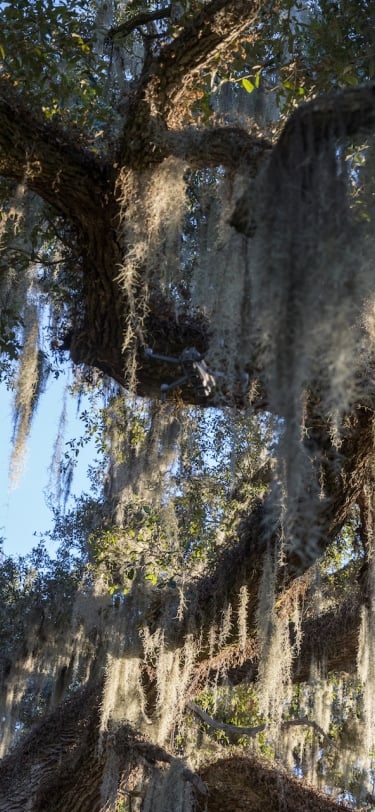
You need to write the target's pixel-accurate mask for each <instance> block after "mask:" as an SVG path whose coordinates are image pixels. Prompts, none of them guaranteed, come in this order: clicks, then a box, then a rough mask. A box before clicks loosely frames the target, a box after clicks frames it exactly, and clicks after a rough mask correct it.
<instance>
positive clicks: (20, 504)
mask: <svg viewBox="0 0 375 812" xmlns="http://www.w3.org/2000/svg"><path fill="white" fill-rule="evenodd" d="M66 380H67V379H66V376H65V375H61V376H60V377H59V378H58V379H57V380H55V379H54V378H51V379H50V380H49V381H48V383H47V387H46V391H45V392H44V393H43V394H42V395H41V398H40V402H39V406H38V409H37V412H36V415H35V416H34V420H33V423H32V427H31V434H30V437H29V442H28V451H27V457H26V464H25V469H24V472H23V475H22V476H21V478H20V480H19V482H18V484H17V486H16V487H14V486H12V485H11V483H10V481H9V462H10V454H11V442H10V440H11V436H12V393H10V392H8V391H7V389H6V388H5V386H4V385H1V386H0V447H1V458H0V537H2V538H4V539H5V541H4V544H3V549H4V552H5V553H6V554H7V555H24V554H25V553H27V552H29V551H30V550H31V548H32V547H33V546H34V545H35V544H36V543H37V541H38V539H37V538H36V537H35V535H34V533H35V532H37V533H39V532H40V531H45V530H48V529H49V528H50V527H51V521H52V513H51V511H50V509H49V508H48V506H47V503H46V491H47V488H48V484H49V480H50V472H49V469H50V465H51V460H52V455H53V448H54V442H55V439H56V433H57V428H58V423H59V419H60V414H61V409H62V405H63V398H64V389H65V386H66ZM76 409H77V404H76V400H75V399H74V398H72V397H68V403H67V412H68V416H67V422H66V429H65V437H64V443H65V442H67V441H68V440H70V439H71V438H72V437H77V436H79V435H81V434H82V433H83V426H82V423H81V421H80V420H79V417H78V416H77V414H76ZM94 458H95V448H94V447H93V444H91V446H90V445H88V446H85V447H84V448H83V449H82V450H81V452H80V455H79V458H78V465H77V469H76V471H75V475H74V479H73V486H72V493H73V494H74V493H75V494H77V495H79V494H80V493H82V492H83V491H85V492H89V490H90V483H89V480H88V478H87V474H86V472H87V467H88V465H89V464H90V463H93V461H94ZM49 551H50V554H53V549H51V548H50V550H49Z"/></svg>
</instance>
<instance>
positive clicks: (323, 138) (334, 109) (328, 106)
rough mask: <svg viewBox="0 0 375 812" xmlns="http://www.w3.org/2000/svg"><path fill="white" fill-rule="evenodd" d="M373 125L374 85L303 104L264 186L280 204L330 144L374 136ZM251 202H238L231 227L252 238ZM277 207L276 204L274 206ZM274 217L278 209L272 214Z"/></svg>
mask: <svg viewBox="0 0 375 812" xmlns="http://www.w3.org/2000/svg"><path fill="white" fill-rule="evenodd" d="M374 125H375V82H370V83H368V84H367V85H363V86H358V87H349V88H345V89H344V90H340V91H338V92H337V93H333V94H328V95H326V96H318V97H317V98H316V99H313V100H312V101H310V102H307V103H306V104H302V105H301V106H300V107H298V109H297V110H296V111H295V112H294V113H293V114H292V115H291V116H290V118H289V120H288V121H287V123H286V124H285V127H284V129H283V130H282V133H281V135H280V137H279V140H278V141H277V143H276V144H275V146H274V148H273V150H272V153H271V156H270V161H269V164H268V166H267V168H266V178H265V181H266V183H267V182H268V184H269V185H270V187H271V188H272V190H273V193H274V194H277V195H278V197H280V200H282V199H283V198H284V197H285V195H286V194H287V193H288V191H289V189H290V188H292V189H293V191H294V194H295V192H296V188H297V186H296V179H297V178H300V179H301V183H302V182H305V181H306V184H307V185H306V188H308V182H309V172H310V170H311V167H314V162H315V161H316V159H317V155H318V154H319V152H320V151H321V150H322V149H323V148H324V147H325V146H326V145H327V143H329V142H334V141H335V140H336V141H338V142H339V141H340V140H342V139H346V138H347V137H348V136H349V137H351V136H353V135H357V134H358V133H366V132H373V130H374ZM253 202H254V201H253V198H252V196H251V195H249V194H248V193H247V192H246V193H245V194H244V195H243V197H242V198H241V199H240V200H239V201H238V203H237V205H236V208H235V211H234V213H233V216H232V218H231V224H232V225H233V226H234V227H235V228H236V229H237V231H239V232H241V233H243V234H246V236H249V237H251V236H253V228H254V218H253V214H254V213H253V211H252V208H253ZM275 205H276V207H277V205H278V203H275ZM275 214H276V216H277V209H276V211H275Z"/></svg>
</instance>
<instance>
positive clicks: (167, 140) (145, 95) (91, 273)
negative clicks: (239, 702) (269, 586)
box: [0, 0, 375, 812]
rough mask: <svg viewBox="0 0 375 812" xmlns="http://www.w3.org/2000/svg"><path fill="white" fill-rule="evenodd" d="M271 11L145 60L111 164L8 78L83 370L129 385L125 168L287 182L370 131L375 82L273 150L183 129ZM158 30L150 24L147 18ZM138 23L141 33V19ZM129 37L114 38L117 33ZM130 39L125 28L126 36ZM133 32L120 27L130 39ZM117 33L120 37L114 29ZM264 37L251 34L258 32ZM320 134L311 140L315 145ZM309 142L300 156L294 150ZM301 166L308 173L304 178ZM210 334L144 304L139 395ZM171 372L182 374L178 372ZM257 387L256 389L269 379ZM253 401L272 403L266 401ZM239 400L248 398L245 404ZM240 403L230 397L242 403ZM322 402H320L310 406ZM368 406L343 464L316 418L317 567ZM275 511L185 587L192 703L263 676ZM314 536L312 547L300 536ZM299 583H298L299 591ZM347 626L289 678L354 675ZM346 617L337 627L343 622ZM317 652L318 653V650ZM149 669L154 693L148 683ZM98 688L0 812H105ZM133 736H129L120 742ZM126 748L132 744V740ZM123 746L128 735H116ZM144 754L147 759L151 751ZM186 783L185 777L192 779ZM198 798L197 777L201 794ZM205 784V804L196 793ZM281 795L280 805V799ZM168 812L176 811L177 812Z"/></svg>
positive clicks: (292, 573)
mask: <svg viewBox="0 0 375 812" xmlns="http://www.w3.org/2000/svg"><path fill="white" fill-rule="evenodd" d="M262 7H263V4H261V3H259V2H253V1H250V0H240V2H239V1H238V0H236V1H234V0H213V1H212V2H209V3H207V4H206V5H205V6H204V8H203V9H202V10H201V12H200V13H199V14H198V15H197V16H196V17H195V18H194V20H193V21H192V22H190V23H189V24H188V25H186V26H184V27H183V29H182V30H181V32H180V33H179V34H178V35H177V36H176V37H175V39H174V40H173V41H172V42H170V43H169V44H167V45H165V46H164V48H162V50H161V53H160V55H159V56H157V57H153V58H152V59H150V60H148V61H147V64H146V65H145V68H144V70H143V72H142V74H141V76H140V77H139V79H138V81H137V84H136V86H135V88H134V91H133V93H132V95H131V96H130V97H129V100H128V103H127V109H126V121H125V122H124V128H123V133H122V135H121V138H120V139H119V144H118V145H117V147H116V150H114V154H112V155H110V156H107V157H106V158H105V159H104V158H99V157H95V156H94V155H93V154H92V152H91V151H90V148H89V147H88V146H87V145H86V144H85V140H84V136H81V135H80V134H71V135H70V136H69V135H68V134H67V133H66V132H65V131H63V130H62V129H60V128H59V127H58V125H52V124H49V123H48V122H46V121H45V120H44V118H43V114H42V112H41V111H38V110H33V111H32V110H30V109H29V105H28V103H27V100H25V98H24V96H23V94H22V92H18V91H17V92H16V91H15V90H14V88H11V87H10V86H9V81H8V80H7V78H6V76H0V173H1V174H2V175H4V176H5V177H9V178H14V179H16V180H18V181H23V182H24V183H25V184H26V185H27V187H28V188H29V189H30V190H32V191H33V192H36V193H37V194H38V195H39V196H40V197H41V198H43V200H45V201H46V202H47V203H48V204H50V205H52V206H53V207H54V208H55V209H56V211H57V212H58V213H59V214H60V215H62V216H63V218H65V219H66V222H67V223H68V225H69V226H70V227H73V229H74V233H75V239H76V247H77V251H78V254H79V257H80V263H79V266H78V267H77V288H78V289H79V290H80V292H81V297H80V302H79V305H78V308H77V317H76V322H75V324H74V325H73V332H72V335H71V336H70V338H69V350H70V355H71V358H72V360H73V362H74V363H76V364H86V365H89V366H92V367H95V368H98V369H99V370H101V371H102V372H104V373H105V374H106V375H108V376H110V377H111V378H113V379H114V380H116V381H117V382H118V383H120V384H121V385H125V384H126V379H125V373H124V369H125V367H126V359H125V358H124V355H123V352H122V344H123V335H124V330H125V325H126V320H127V318H128V315H129V314H128V312H127V303H126V297H125V295H124V293H123V291H122V289H121V286H120V283H119V281H118V271H119V266H120V264H121V260H122V252H123V246H122V244H121V240H120V236H119V235H120V218H121V212H120V207H119V202H118V194H117V189H118V181H119V175H120V172H121V171H123V170H124V169H130V170H132V171H138V170H139V171H141V170H145V169H147V170H149V169H150V167H151V169H152V166H153V165H154V166H157V165H158V164H160V163H161V162H162V161H163V160H164V159H165V158H167V157H170V156H175V157H177V158H182V159H183V160H184V161H186V165H187V166H189V167H191V168H202V167H203V168H205V167H207V168H208V167H216V166H218V165H219V164H220V165H223V166H225V167H227V168H233V169H238V168H239V167H244V171H246V173H247V174H248V176H249V177H253V176H254V175H256V174H257V172H258V171H259V170H260V169H262V170H265V171H266V172H269V173H271V174H273V175H274V177H275V183H280V184H282V180H283V175H284V172H285V171H287V173H289V174H290V172H291V171H292V167H293V161H294V160H295V152H294V147H295V141H296V138H298V142H299V151H300V154H301V149H302V153H303V150H304V146H305V147H306V156H304V155H303V154H302V158H304V157H305V158H306V161H308V160H311V138H313V142H314V149H313V153H312V154H313V156H314V155H316V154H317V152H318V151H319V148H320V145H321V144H323V143H324V141H325V139H326V138H327V135H328V133H329V134H330V137H331V136H332V133H333V134H335V135H337V137H340V136H341V134H342V133H344V135H345V136H347V135H350V136H351V135H353V134H355V133H357V132H359V131H361V132H363V131H364V132H366V131H368V130H369V129H370V128H373V126H374V121H375V101H374V97H375V86H374V85H373V84H371V85H369V86H368V87H366V88H361V87H358V88H350V89H349V90H347V91H341V92H339V93H337V94H335V95H333V96H332V97H328V98H323V99H319V98H318V99H315V100H314V101H313V102H311V103H310V104H307V105H305V106H302V107H301V108H299V109H298V110H297V111H296V112H295V113H294V114H293V116H291V118H290V120H289V121H288V122H287V124H286V125H285V127H284V130H283V132H282V133H281V135H280V138H279V140H278V142H277V143H276V144H275V145H272V144H270V142H269V141H268V140H267V139H266V138H264V137H263V136H262V135H261V134H257V133H256V132H254V134H251V135H249V134H248V133H245V132H242V131H241V130H240V129H239V128H229V127H228V128H216V129H215V128H212V129H207V130H194V129H190V128H189V127H185V128H184V126H183V125H184V115H185V113H184V107H183V102H184V99H185V98H186V94H187V92H188V88H189V86H191V84H192V83H194V81H195V80H196V78H197V76H198V75H199V71H201V70H202V68H206V67H207V66H209V64H210V61H211V60H213V59H215V58H216V55H217V54H218V53H220V54H222V53H224V51H225V49H226V48H227V47H228V46H229V45H230V44H231V42H233V41H234V40H236V39H238V37H240V36H241V35H242V33H243V32H244V31H245V30H246V29H248V28H249V27H250V26H251V25H252V23H253V22H254V20H255V19H256V17H257V15H258V14H259V13H260V10H261V9H262ZM154 19H156V17H155V15H154ZM139 24H142V23H139ZM119 33H121V32H119ZM122 33H123V34H124V31H122ZM125 33H126V32H125ZM110 35H111V36H113V37H114V36H116V31H112V32H110ZM254 36H256V34H254ZM311 134H312V135H311ZM301 144H302V147H301ZM307 171H308V170H306V172H307ZM249 206H250V202H249V200H248V198H247V197H246V195H245V196H244V197H243V198H242V199H241V200H240V201H239V204H238V206H237V208H236V210H235V212H234V213H233V217H232V225H233V226H234V227H235V228H236V229H237V230H238V231H239V232H242V233H244V234H245V235H246V236H250V233H249V228H248V226H249V222H250V220H251V217H250V212H249ZM209 331H210V325H209V324H207V322H206V321H205V320H204V319H203V317H198V316H197V317H192V316H188V315H186V314H185V315H184V314H183V313H182V314H181V313H180V315H179V318H178V319H177V318H176V316H175V313H174V311H173V309H172V308H171V306H170V304H169V303H168V302H167V301H163V300H162V299H161V298H160V297H155V300H154V299H153V298H152V297H151V299H150V302H149V311H148V315H147V319H146V322H145V325H144V331H143V338H142V341H139V342H138V345H137V357H138V389H137V392H138V394H139V395H141V396H145V397H151V398H152V397H158V396H159V393H160V384H161V383H162V382H168V381H169V380H170V379H171V372H170V368H169V367H168V366H167V365H165V364H163V362H155V361H151V360H150V359H147V357H146V356H145V354H144V350H145V346H154V347H157V350H158V352H161V353H163V354H165V355H172V356H179V355H180V353H181V351H182V350H183V349H184V348H186V347H187V346H190V347H192V346H194V347H196V348H197V350H198V351H200V352H202V353H204V352H205V351H206V349H207V347H208V342H209ZM246 371H247V373H248V374H249V376H250V380H255V379H258V378H259V369H258V368H257V367H256V364H254V368H253V369H251V368H248V369H247V370H246ZM172 377H173V376H172ZM260 380H261V381H262V378H261V377H260ZM181 397H182V399H183V401H184V402H185V403H199V404H201V405H202V406H203V405H204V406H209V405H212V404H213V403H214V402H215V401H214V398H211V397H208V398H200V397H199V396H198V395H197V394H196V392H195V391H194V389H192V388H191V387H188V386H184V387H182V388H181ZM257 397H258V401H257V402H256V403H255V404H254V406H255V407H256V408H260V407H261V408H263V409H264V408H266V406H267V392H266V391H265V390H264V389H263V388H262V394H261V397H259V396H257ZM240 400H241V398H239V401H240ZM234 402H235V399H234ZM317 402H319V393H318V395H317ZM373 408H374V403H373V402H372V397H370V398H369V399H368V401H366V402H361V403H360V404H359V405H358V407H357V408H356V410H355V411H354V413H353V414H352V415H350V416H348V419H347V424H346V429H345V432H344V435H343V441H342V446H341V450H340V454H341V464H340V467H339V468H338V466H337V455H336V454H334V453H333V451H332V440H331V438H330V436H329V431H328V428H327V426H326V425H324V424H323V425H322V419H321V415H320V414H319V408H318V405H317V406H314V408H312V407H311V414H310V426H309V434H308V437H307V438H306V447H308V448H309V452H310V453H311V454H312V455H314V453H315V452H316V456H317V458H318V457H319V464H321V465H322V467H323V469H324V478H325V484H326V499H325V502H324V504H323V505H322V509H321V512H320V517H319V518H320V533H319V541H318V544H317V546H316V549H315V556H318V555H319V554H320V553H322V552H323V551H324V550H325V548H326V547H327V545H328V544H329V543H330V542H331V541H332V539H333V538H334V536H335V534H336V533H337V532H338V531H339V530H340V528H341V527H342V525H343V523H344V522H345V521H346V520H347V518H348V516H349V515H350V511H351V509H352V507H353V505H354V504H355V503H356V501H358V500H359V498H360V495H361V492H362V490H363V487H364V483H365V482H366V481H367V478H368V473H369V464H370V463H369V449H372V447H373ZM265 511H266V502H264V501H259V502H257V503H256V504H255V506H254V508H253V510H252V512H251V515H249V516H246V517H245V518H242V519H241V521H240V522H239V524H238V525H237V527H236V528H235V530H234V531H233V537H232V539H229V540H228V542H229V543H228V546H227V548H226V549H225V551H224V552H223V553H222V554H221V555H220V556H219V558H218V561H217V564H216V567H215V569H214V571H213V573H212V574H211V575H209V576H206V577H204V578H202V579H200V581H199V582H198V583H194V584H192V585H191V587H190V590H189V589H187V592H186V601H187V608H186V612H185V614H184V616H183V617H182V618H181V619H180V620H175V621H174V622H173V623H171V622H170V620H169V622H168V628H166V629H165V632H166V636H167V645H169V646H170V647H171V648H173V647H177V646H179V645H181V644H182V641H183V639H184V637H185V636H186V633H187V632H191V630H193V632H194V634H196V635H199V636H201V654H200V659H201V662H200V663H199V664H198V665H197V667H196V670H195V674H194V677H193V680H192V684H191V694H192V695H194V692H196V691H197V690H198V689H199V688H200V687H201V685H202V684H204V681H205V679H206V678H207V676H209V675H210V674H213V673H215V671H216V673H218V672H219V671H220V669H222V666H223V663H225V664H226V666H227V668H228V673H229V675H230V678H231V680H232V682H233V683H236V682H238V681H239V680H243V679H248V680H251V681H253V680H254V679H255V677H256V672H257V657H258V648H257V643H256V642H253V638H252V632H253V631H254V627H255V610H256V605H257V596H258V591H259V583H260V577H261V569H262V559H263V554H264V551H265V546H266V541H265V535H264V518H265ZM306 541H307V538H306ZM312 563H313V561H311V560H310V559H309V560H306V559H305V558H304V557H303V555H299V554H296V553H293V554H291V553H290V554H289V555H288V554H287V555H286V557H285V561H284V565H283V568H282V570H281V572H280V584H279V589H280V595H281V594H282V595H283V601H287V600H288V594H289V591H290V592H291V591H292V590H293V589H296V586H295V584H296V578H297V577H298V578H300V577H301V576H303V575H304V574H305V572H306V570H307V569H308V568H309V567H310V565H311V564H312ZM245 584H246V586H247V588H248V592H249V595H250V599H249V604H248V609H247V623H248V628H249V640H248V644H247V646H246V648H245V649H244V650H242V651H239V650H238V648H237V646H236V641H235V639H232V640H229V641H228V643H227V649H226V650H225V651H223V652H222V653H220V654H219V655H217V658H216V661H215V660H212V659H210V660H208V659H207V657H208V642H207V632H208V629H209V626H210V624H211V623H212V622H213V620H214V618H215V617H217V616H218V613H220V611H221V610H222V609H223V607H224V606H225V605H227V604H228V603H229V602H231V603H232V604H233V605H234V604H235V602H236V600H237V597H238V592H239V589H240V587H241V586H243V585H245ZM304 588H305V587H304V586H302V587H301V590H302V591H303V589H304ZM175 601H176V599H175V598H174V596H172V597H171V598H170V607H169V608H168V610H167V609H166V603H167V600H165V599H164V596H163V598H161V597H160V594H157V595H156V597H155V600H154V602H153V604H152V606H151V609H150V613H149V615H150V616H149V617H148V618H146V621H147V623H148V624H149V626H150V628H151V630H152V624H154V628H156V627H157V626H158V627H160V625H162V623H163V620H162V618H163V617H166V616H168V618H169V619H170V617H173V618H175V617H176V606H175V605H174V602H175ZM341 612H342V615H339V614H336V615H335V613H333V612H331V613H329V612H327V613H326V615H323V616H322V618H320V619H319V620H316V619H310V620H305V629H306V633H305V636H304V643H303V647H302V650H301V656H300V659H299V661H298V662H296V663H295V673H294V678H295V679H296V681H298V680H303V679H306V677H307V675H308V669H309V664H310V661H311V655H312V653H314V655H318V657H319V654H320V649H319V640H322V639H323V638H324V641H325V642H326V635H327V629H328V630H329V640H330V646H329V647H328V648H327V646H326V645H325V646H324V656H325V658H326V660H327V665H328V668H332V669H334V668H335V669H336V668H337V669H339V670H342V669H343V668H345V669H347V670H350V668H351V667H352V664H353V662H354V661H355V657H356V651H357V629H358V605H357V602H356V601H355V602H354V603H353V604H352V605H351V606H350V607H349V608H348V607H347V606H345V607H342V610H341ZM343 618H344V621H345V622H343ZM322 653H323V652H322ZM152 676H153V675H152V674H151V677H150V679H151V682H152ZM100 697H101V686H100V685H99V686H94V687H92V686H89V688H88V689H87V690H85V691H82V692H79V693H78V694H77V696H76V697H74V698H73V699H72V700H70V702H68V703H66V704H63V705H61V706H60V707H59V708H58V709H57V710H56V711H55V712H54V713H53V714H50V715H49V716H48V717H47V718H46V719H45V720H44V721H43V722H42V723H41V725H40V726H39V727H37V728H36V729H35V730H34V731H33V732H31V733H30V735H29V736H28V737H27V738H26V739H25V740H24V742H23V743H22V744H21V745H20V746H19V748H18V749H16V750H15V751H14V753H13V754H11V755H10V756H8V757H7V758H6V759H5V760H4V761H3V763H2V764H1V766H0V812H19V810H22V809H25V810H26V809H30V810H32V812H48V811H49V810H55V812H68V810H69V812H99V810H102V809H103V810H104V804H103V801H102V800H101V785H102V779H103V774H104V770H105V766H106V744H104V747H103V750H102V751H99V750H98V725H99V710H100ZM124 731H125V732H124ZM122 733H123V739H122V740H121V741H122V743H121V747H122V750H121V747H120V745H118V753H120V755H119V759H120V762H121V758H123V762H124V769H125V765H127V769H128V768H129V763H130V762H131V757H130V755H129V752H130V751H131V752H134V751H137V753H138V756H141V757H142V758H143V759H145V760H146V762H147V763H148V764H149V765H152V764H155V763H156V762H158V761H161V762H163V759H164V760H165V761H168V758H167V755H166V754H165V753H164V754H163V753H161V752H159V753H156V752H155V751H153V750H152V746H151V745H148V744H147V743H145V742H144V741H143V742H141V741H140V739H138V740H137V737H136V734H135V733H134V736H133V735H132V734H131V732H129V730H128V729H126V730H125V728H124V729H123V731H122ZM126 737H127V738H126ZM120 738H121V736H120ZM147 747H148V750H147ZM201 778H202V779H203V781H204V782H206V783H207V785H208V806H207V807H204V805H203V806H202V808H207V809H208V810H209V811H210V810H215V812H220V810H223V812H224V810H225V811H227V810H231V812H237V810H240V809H241V810H249V811H250V810H252V812H256V810H261V809H262V810H263V809H267V810H271V812H272V810H277V809H279V808H281V805H282V808H283V809H285V810H291V812H292V810H293V812H298V810H301V811H302V810H311V812H315V810H316V811H317V810H327V812H329V810H331V812H334V810H339V809H340V808H341V807H339V806H337V805H335V804H333V803H331V802H330V801H328V800H326V799H323V798H320V797H319V796H317V794H316V793H315V791H310V790H308V789H306V788H302V786H301V785H300V783H298V782H297V781H294V780H291V779H290V778H287V777H285V776H283V775H282V774H281V773H279V772H277V773H276V772H275V771H272V770H270V769H268V768H266V767H264V766H263V765H262V764H260V763H259V762H256V761H252V760H250V759H240V758H233V759H228V760H225V761H221V762H217V763H216V764H213V765H211V766H208V767H207V768H206V769H205V770H203V771H202V774H201ZM187 780H191V781H192V782H193V783H194V781H193V779H192V777H191V776H190V777H187ZM197 787H199V782H196V785H195V789H197ZM199 795H200V793H199V789H197V797H199ZM280 798H282V801H280ZM171 812H172V810H171Z"/></svg>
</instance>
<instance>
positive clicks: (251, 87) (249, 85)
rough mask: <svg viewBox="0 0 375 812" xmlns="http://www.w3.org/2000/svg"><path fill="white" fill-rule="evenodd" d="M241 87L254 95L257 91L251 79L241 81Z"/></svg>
mask: <svg viewBox="0 0 375 812" xmlns="http://www.w3.org/2000/svg"><path fill="white" fill-rule="evenodd" d="M241 85H242V87H244V88H245V90H246V91H247V93H252V92H253V90H255V85H253V83H252V82H250V79H241Z"/></svg>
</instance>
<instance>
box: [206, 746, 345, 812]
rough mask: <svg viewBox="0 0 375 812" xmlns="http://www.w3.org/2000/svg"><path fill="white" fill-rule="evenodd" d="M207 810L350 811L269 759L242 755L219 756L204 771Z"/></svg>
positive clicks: (269, 811) (224, 811) (261, 811)
mask: <svg viewBox="0 0 375 812" xmlns="http://www.w3.org/2000/svg"><path fill="white" fill-rule="evenodd" d="M201 777H202V778H203V780H204V781H205V782H206V783H207V785H208V788H209V795H208V800H207V802H206V805H205V806H204V807H203V805H202V806H201V807H199V811H200V810H202V812H203V809H205V810H207V812H228V810H233V811H234V810H241V812H263V810H267V812H279V810H280V808H282V809H283V811H284V812H344V811H345V810H346V812H348V807H347V806H343V805H341V804H339V803H335V802H334V801H332V800H331V799H330V798H328V797H327V796H324V795H323V794H322V793H319V792H317V791H316V790H315V789H312V788H310V787H307V786H305V785H303V784H302V783H301V781H298V779H296V778H292V777H291V776H289V775H287V773H285V772H282V771H281V770H280V769H277V770H275V769H272V768H271V767H270V766H269V765H268V764H267V763H266V762H264V761H263V762H262V761H260V760H257V759H255V758H246V757H243V758H241V757H240V756H235V757H228V758H223V759H219V760H218V761H216V762H214V763H213V764H210V765H209V766H208V767H206V768H205V769H204V770H203V771H202V772H201Z"/></svg>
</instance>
